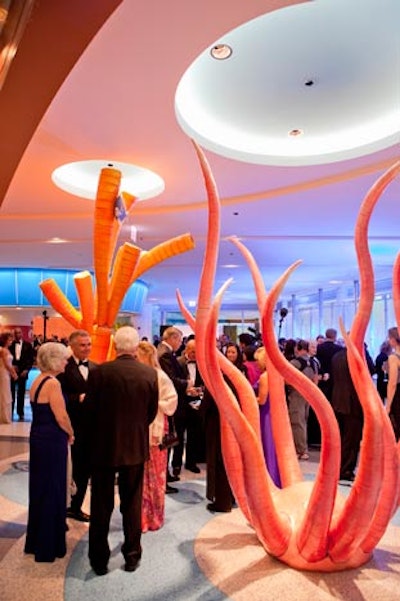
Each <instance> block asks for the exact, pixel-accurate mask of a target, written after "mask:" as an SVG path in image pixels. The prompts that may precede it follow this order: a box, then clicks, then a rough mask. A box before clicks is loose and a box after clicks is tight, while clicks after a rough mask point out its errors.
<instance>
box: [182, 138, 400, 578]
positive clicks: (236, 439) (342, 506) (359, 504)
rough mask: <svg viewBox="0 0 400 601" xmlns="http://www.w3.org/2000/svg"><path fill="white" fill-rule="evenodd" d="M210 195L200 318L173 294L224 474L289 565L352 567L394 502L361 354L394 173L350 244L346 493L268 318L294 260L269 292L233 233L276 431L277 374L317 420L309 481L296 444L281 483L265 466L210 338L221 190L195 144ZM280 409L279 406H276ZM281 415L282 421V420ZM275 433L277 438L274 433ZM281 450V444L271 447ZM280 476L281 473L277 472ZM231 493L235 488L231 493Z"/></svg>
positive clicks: (312, 398)
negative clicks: (213, 413)
mask: <svg viewBox="0 0 400 601" xmlns="http://www.w3.org/2000/svg"><path fill="white" fill-rule="evenodd" d="M196 152H197V154H198V157H199V160H200V165H201V168H202V172H203V176H204V179H205V182H206V187H207V194H208V200H209V230H208V236H207V246H206V253H205V258H204V264H203V270H202V276H201V282H200V290H199V302H198V311H197V314H196V320H195V319H194V318H193V316H192V315H191V314H190V313H189V312H188V311H187V309H186V308H185V307H184V306H183V301H182V299H180V300H178V302H179V303H180V306H181V310H182V313H183V315H184V316H185V317H186V318H187V320H188V323H190V324H191V325H192V327H194V328H195V332H196V340H197V344H198V353H199V355H198V358H199V367H200V371H201V373H202V375H203V378H204V381H205V383H206V385H207V386H209V388H210V390H211V391H212V394H213V395H214V398H215V400H216V402H217V405H218V407H219V410H220V414H221V420H222V431H223V439H224V449H223V452H224V458H225V463H226V466H227V473H228V477H229V478H230V479H232V482H233V487H234V489H235V490H237V491H238V492H237V494H238V497H239V498H240V506H241V508H243V511H244V513H245V515H246V517H248V519H249V521H250V522H251V524H252V525H253V526H254V528H255V531H256V534H257V536H258V538H259V540H260V542H261V543H262V544H263V546H264V547H265V549H266V550H267V551H268V552H269V553H271V554H272V555H274V556H275V557H277V558H279V559H280V560H281V561H283V562H285V563H287V564H288V565H290V566H291V567H294V568H298V569H305V570H319V571H337V570H344V569H349V568H351V567H357V566H360V565H362V564H363V563H365V562H366V561H367V560H368V559H369V558H370V556H371V553H372V551H373V548H374V546H375V545H376V544H377V542H378V541H379V539H380V537H381V536H382V534H383V533H384V531H385V529H386V527H387V525H388V522H389V520H390V518H391V516H392V514H393V512H394V511H395V509H396V507H397V504H398V502H399V490H400V459H399V449H400V446H399V445H397V446H396V444H395V441H394V434H393V431H392V429H391V425H390V423H389V420H388V417H387V415H386V413H385V411H384V408H383V406H382V403H381V401H380V399H378V395H377V393H376V390H375V388H374V385H373V383H372V381H371V378H370V376H369V373H368V370H367V367H366V362H365V358H364V351H363V338H364V335H365V329H366V326H367V322H368V319H369V314H370V310H371V307H372V304H371V298H372V300H373V270H372V262H371V260H370V256H369V250H368V244H367V238H368V223H369V219H370V216H371V213H372V210H373V208H374V206H375V204H376V202H377V200H378V198H379V196H380V194H381V193H382V191H383V189H384V188H385V187H386V186H387V185H388V183H389V182H390V181H391V180H392V179H393V177H394V176H395V175H396V174H397V173H398V172H399V171H400V164H399V165H396V166H394V167H393V168H391V169H390V170H389V172H388V173H386V174H385V175H384V176H383V177H382V178H380V180H379V181H378V182H377V184H376V185H375V186H373V188H371V190H370V192H369V193H368V194H367V196H366V198H365V200H364V202H363V205H362V208H361V210H360V216H359V218H358V221H357V228H356V247H357V257H358V262H359V269H360V272H361V274H362V277H361V280H362V282H361V283H362V286H361V295H360V303H359V307H358V310H357V313H356V316H355V320H354V323H353V327H352V330H351V334H350V336H349V337H348V338H347V346H348V359H349V368H350V373H351V377H352V379H353V382H354V386H355V387H356V391H357V393H358V395H359V397H360V400H361V404H362V407H363V411H364V415H365V424H364V435H363V441H362V448H361V453H360V461H359V469H358V474H357V478H356V480H355V483H354V486H353V489H352V491H351V492H350V494H349V496H348V498H347V499H345V498H343V497H342V496H341V495H340V494H338V492H337V480H338V476H339V465H340V436H339V430H338V426H337V422H336V418H335V416H334V414H333V410H332V408H331V406H330V405H329V403H328V401H327V400H326V398H325V397H324V395H323V394H322V393H321V391H320V390H319V389H318V387H317V386H315V385H314V384H313V383H312V382H311V381H310V380H308V378H306V377H305V376H304V374H302V373H301V372H300V371H299V370H296V369H295V368H294V366H292V365H291V364H290V363H289V362H288V361H287V360H286V359H285V358H284V356H283V355H282V353H281V351H280V349H279V347H278V344H277V342H276V340H275V333H274V323H273V321H274V320H273V315H274V309H275V306H276V303H277V301H278V297H279V294H280V292H281V291H282V289H283V286H284V285H285V283H286V280H287V279H288V277H289V276H290V274H291V272H292V271H293V270H294V269H295V268H296V267H297V265H298V264H299V263H295V264H294V265H292V266H291V267H290V268H289V269H288V270H287V271H286V272H285V273H284V274H283V276H282V277H281V278H280V279H279V280H278V281H277V282H276V283H275V285H274V286H273V287H272V289H271V291H270V293H269V294H268V295H266V293H265V289H264V284H263V282H262V278H261V274H260V272H259V270H258V267H257V265H256V263H255V261H254V259H253V257H252V255H251V253H249V251H248V250H247V249H246V248H245V247H244V245H242V244H241V242H240V241H238V240H236V239H235V240H232V242H233V243H234V244H236V246H237V247H238V248H239V250H240V251H241V252H242V254H243V255H244V256H245V259H246V261H247V263H248V265H249V268H250V271H251V273H252V276H253V281H254V287H255V290H256V295H257V300H258V305H259V307H260V309H262V333H263V341H264V345H265V348H266V353H267V357H268V361H269V363H268V370H269V372H270V374H269V375H270V376H271V378H270V394H271V399H273V398H275V400H276V403H275V405H273V403H271V410H273V412H274V414H278V415H279V427H280V428H281V429H280V434H282V431H284V430H285V427H286V424H287V420H288V416H287V413H286V414H285V415H283V408H284V404H283V403H282V402H281V401H282V398H283V393H282V387H283V384H282V382H283V379H285V380H286V381H287V382H288V383H289V384H291V385H292V386H294V387H295V388H296V389H297V390H298V391H299V393H300V394H301V395H302V396H304V397H305V398H306V399H307V400H308V401H309V403H310V405H311V406H312V407H313V409H314V411H315V413H316V415H317V418H318V420H319V422H320V426H321V433H322V446H321V457H320V465H319V468H318V471H317V475H316V479H315V483H314V484H312V483H310V482H304V481H301V472H300V470H299V467H298V464H297V466H296V467H295V468H294V467H293V466H294V462H292V457H293V451H292V450H291V451H289V453H288V455H287V459H288V462H287V463H288V464H289V466H290V467H289V468H286V470H287V471H286V472H285V471H284V469H283V474H284V478H283V488H282V489H279V488H277V487H276V486H274V484H273V483H272V481H271V479H270V478H269V475H268V473H267V471H266V469H265V464H264V461H263V456H262V448H261V445H260V440H259V436H258V434H257V429H256V428H255V427H253V426H252V424H251V422H252V421H253V406H252V401H250V400H249V398H248V397H247V390H246V386H243V385H242V382H241V379H242V378H243V376H242V375H241V374H240V372H238V371H237V373H236V372H235V371H234V370H233V367H232V366H231V365H225V363H224V362H225V358H222V359H221V354H220V353H219V352H218V351H217V349H216V345H215V339H216V328H217V318H218V310H219V304H220V300H221V297H222V293H223V289H222V290H220V291H219V292H218V293H217V296H216V299H215V302H214V303H212V288H213V285H214V280H215V272H216V265H217V259H218V239H219V230H220V221H219V220H220V214H219V205H218V194H217V190H216V186H215V183H214V180H213V178H212V174H211V171H210V168H209V166H208V164H207V162H206V159H205V157H204V155H203V154H202V152H201V150H200V149H199V148H198V147H196ZM399 282H400V258H399V259H398V260H397V261H396V266H395V274H394V286H397V289H396V293H395V292H394V297H395V303H397V309H396V318H397V320H398V322H399V321H400V291H399V288H400V286H399ZM223 374H225V375H228V374H229V376H228V377H229V378H230V379H232V382H233V384H234V385H235V388H236V390H238V389H240V393H239V394H238V398H239V403H238V402H237V400H236V397H235V395H233V393H232V391H231V390H230V389H229V387H227V385H226V383H225V380H224V377H223ZM279 411H280V412H281V413H279ZM285 420H286V421H285ZM280 438H281V436H280ZM277 450H278V453H279V454H281V452H282V448H281V447H280V446H279V444H277ZM281 478H282V474H281ZM235 494H236V493H235Z"/></svg>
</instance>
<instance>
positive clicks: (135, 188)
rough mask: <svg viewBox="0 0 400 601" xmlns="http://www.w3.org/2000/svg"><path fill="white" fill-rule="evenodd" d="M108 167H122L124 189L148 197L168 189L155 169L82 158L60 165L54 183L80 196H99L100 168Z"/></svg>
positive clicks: (92, 198) (140, 196) (90, 198)
mask: <svg viewBox="0 0 400 601" xmlns="http://www.w3.org/2000/svg"><path fill="white" fill-rule="evenodd" d="M106 167H113V168H115V169H118V170H119V171H121V174H122V179H121V191H123V192H128V193H129V194H132V195H133V196H136V198H137V200H146V199H148V198H153V197H154V196H158V194H161V192H163V191H164V188H165V183H164V180H163V179H162V178H161V177H160V176H159V175H158V174H157V173H155V172H154V171H151V170H150V169H146V168H145V167H139V166H138V165H131V164H130V163H121V162H119V161H102V160H91V161H78V162H75V163H67V164H66V165H61V167H57V169H55V170H54V171H53V173H52V175H51V179H52V180H53V182H54V184H55V185H56V186H58V188H61V190H64V192H69V193H70V194H73V195H75V196H79V197H80V198H88V199H89V200H95V199H96V193H97V186H98V183H99V177H100V172H101V170H102V169H104V168H106Z"/></svg>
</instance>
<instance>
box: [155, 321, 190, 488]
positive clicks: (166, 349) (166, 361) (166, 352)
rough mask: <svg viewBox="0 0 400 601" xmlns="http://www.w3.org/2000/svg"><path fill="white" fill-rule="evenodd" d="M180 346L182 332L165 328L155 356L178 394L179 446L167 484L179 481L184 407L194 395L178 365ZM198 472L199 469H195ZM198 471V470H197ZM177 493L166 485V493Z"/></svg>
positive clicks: (175, 416)
mask: <svg viewBox="0 0 400 601" xmlns="http://www.w3.org/2000/svg"><path fill="white" fill-rule="evenodd" d="M181 344H182V332H181V330H179V329H178V328H175V327H174V326H169V327H168V328H166V329H165V330H164V332H163V334H162V340H161V342H160V344H159V345H158V347H157V356H158V361H159V363H160V366H161V369H163V370H164V371H165V373H166V374H167V375H168V376H169V377H170V379H171V380H172V383H173V385H174V386H175V390H176V392H177V393H178V408H177V410H176V412H175V413H174V421H175V427H176V431H177V433H178V436H179V439H180V444H179V445H178V446H177V447H174V449H173V455H172V470H173V476H171V475H170V473H169V470H168V467H167V482H168V481H169V482H171V481H174V480H179V474H180V472H181V468H182V453H183V436H184V432H185V428H186V406H187V403H188V396H192V395H193V394H194V382H193V381H191V380H190V378H189V377H188V372H187V370H185V369H184V368H183V367H182V365H180V364H179V362H178V359H177V357H176V352H177V351H178V349H179V348H180V346H181ZM197 469H198V470H199V468H197ZM199 471H200V470H199ZM174 492H178V489H177V488H173V487H172V486H169V485H168V484H167V488H166V493H167V494H169V493H174Z"/></svg>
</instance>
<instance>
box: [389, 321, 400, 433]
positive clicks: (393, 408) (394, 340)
mask: <svg viewBox="0 0 400 601" xmlns="http://www.w3.org/2000/svg"><path fill="white" fill-rule="evenodd" d="M388 338H389V343H390V346H391V347H392V349H393V352H392V353H391V354H390V355H389V357H388V360H387V361H388V382H387V397H386V411H387V413H388V415H389V417H390V421H391V422H392V426H393V430H394V434H395V437H396V440H399V439H400V336H399V331H398V329H397V328H390V329H389V331H388Z"/></svg>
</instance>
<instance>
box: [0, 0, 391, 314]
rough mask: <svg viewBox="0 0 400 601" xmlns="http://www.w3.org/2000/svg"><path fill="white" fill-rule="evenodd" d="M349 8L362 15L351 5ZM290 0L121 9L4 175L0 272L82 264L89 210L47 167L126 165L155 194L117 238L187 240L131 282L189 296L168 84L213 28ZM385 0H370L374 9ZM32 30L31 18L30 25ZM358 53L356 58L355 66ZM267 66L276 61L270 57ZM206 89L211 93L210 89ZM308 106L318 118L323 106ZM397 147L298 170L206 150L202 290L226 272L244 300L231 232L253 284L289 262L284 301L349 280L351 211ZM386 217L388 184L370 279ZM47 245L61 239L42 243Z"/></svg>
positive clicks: (197, 193) (192, 220) (381, 259)
mask: <svg viewBox="0 0 400 601" xmlns="http://www.w3.org/2000/svg"><path fill="white" fill-rule="evenodd" d="M316 1H319V0H316ZM320 1H322V2H325V3H326V2H328V0H320ZM352 1H353V2H356V4H358V6H359V8H360V10H362V5H363V2H362V1H361V0H358V1H357V0H352ZM97 2H98V3H99V4H101V0H97ZM388 3H389V4H388ZM38 4H40V3H38ZM291 4H297V3H296V2H290V1H289V0H287V1H283V0H282V1H279V0H276V1H272V0H246V2H239V1H232V0H218V2H216V1H215V0H202V1H201V2H197V3H194V2H188V1H187V0H170V1H169V2H160V1H159V0H146V1H145V2H144V1H139V0H124V1H123V2H121V3H120V5H119V6H118V7H117V8H116V10H115V12H114V13H113V14H112V15H111V17H110V18H109V20H108V21H107V22H106V23H105V24H104V26H103V27H102V28H101V29H100V31H99V32H98V34H97V35H96V37H95V38H94V39H93V41H92V42H91V43H90V44H89V46H88V47H87V49H86V50H85V52H84V53H83V54H82V56H81V57H80V59H79V60H78V62H77V63H76V65H75V67H74V68H73V69H72V70H71V72H70V74H69V76H68V77H67V78H66V79H65V81H64V83H63V84H62V86H61V88H60V89H59V90H58V92H57V93H56V95H55V97H54V100H53V101H52V103H51V105H50V106H49V108H48V110H47V112H46V114H45V115H44V117H43V119H42V120H41V122H40V124H39V126H38V127H37V129H36V131H35V133H34V135H33V137H32V139H31V140H30V143H29V145H28V147H27V148H26V151H25V153H24V154H23V156H22V158H21V161H20V163H19V165H18V168H17V169H16V171H15V174H14V177H13V178H12V181H11V184H10V186H9V187H8V190H7V192H6V194H5V196H4V199H3V202H2V205H1V209H0V267H6V266H16V267H17V266H24V267H36V266H38V267H48V268H58V267H65V268H69V269H76V270H77V271H79V270H82V269H87V268H89V269H90V268H91V267H92V227H93V220H92V216H93V202H91V201H89V200H85V199H81V198H77V197H73V196H71V195H69V194H67V193H66V192H63V191H61V190H59V189H57V188H56V187H55V186H54V184H53V183H52V181H51V173H52V171H53V170H54V169H55V168H56V167H58V166H59V165H61V164H64V163H68V162H71V161H80V160H87V159H104V160H106V161H110V160H116V161H121V162H130V163H136V164H137V165H141V166H143V167H147V168H149V169H152V170H154V171H155V172H156V173H158V174H159V175H161V176H162V178H163V179H164V180H165V191H164V192H163V193H162V194H161V195H160V196H158V197H156V198H154V199H151V200H147V201H144V202H143V203H138V204H137V206H136V208H135V209H134V210H133V212H132V214H131V216H130V217H129V220H128V223H127V224H126V225H125V226H124V228H123V234H122V237H121V241H122V240H123V241H125V240H127V239H129V235H130V225H135V226H136V228H137V231H138V238H137V244H138V245H139V246H141V247H142V248H143V249H149V248H151V247H152V246H154V245H156V244H159V243H160V242H163V241H164V240H166V239H168V238H170V237H174V236H178V235H180V234H183V233H185V232H191V233H192V235H193V237H194V240H195V243H196V248H195V250H193V251H190V252H189V253H186V254H184V255H180V256H178V257H175V258H172V259H169V260H167V261H166V262H165V263H163V264H162V265H160V266H158V267H156V268H154V269H152V270H151V271H150V272H148V273H147V274H146V275H145V276H144V277H143V279H144V281H146V282H147V283H148V284H149V286H150V291H149V300H150V301H151V302H154V303H155V304H159V305H161V306H162V307H164V308H174V307H177V304H176V299H175V290H176V288H179V289H180V290H181V292H182V294H183V296H184V298H185V299H186V300H192V299H195V298H196V295H197V288H198V282H199V277H200V272H201V267H202V256H203V252H204V242H205V237H206V223H207V214H206V202H205V201H206V195H205V190H204V186H203V181H202V177H201V173H200V169H199V166H198V163H197V160H196V157H195V153H194V150H193V147H192V144H191V142H190V139H189V138H188V137H187V135H186V134H185V133H184V132H183V131H182V129H181V128H180V126H179V125H178V123H177V120H176V116H175V110H174V97H175V91H176V87H177V85H178V82H179V80H180V78H181V77H182V75H183V73H184V72H185V70H186V69H187V68H188V67H189V65H190V64H191V63H192V61H193V60H194V59H195V58H196V57H197V56H198V55H199V54H200V53H201V52H202V51H203V50H204V49H206V48H208V47H210V46H211V45H212V44H213V43H214V42H215V41H216V40H218V39H220V38H221V37H222V36H223V34H224V33H225V32H228V31H230V30H231V29H233V28H235V27H237V26H239V25H241V24H242V23H245V22H246V21H248V20H249V19H252V18H254V17H257V16H259V15H261V14H263V13H265V12H268V11H272V10H275V9H278V8H280V7H284V6H288V5H291ZM391 4H392V2H391V0H379V6H381V10H382V11H385V10H387V8H388V7H389V8H390V5H391ZM34 24H35V11H34V12H33V17H32V22H31V25H30V26H33V25H34ZM76 27H78V24H76ZM357 35H358V33H357V32H355V36H356V37H357ZM360 37H362V36H361V34H360ZM44 41H45V40H44ZM285 43H287V44H290V43H291V40H290V39H288V40H286V41H285ZM330 43H331V44H332V45H335V44H338V45H340V43H341V42H340V39H332V40H330ZM373 43H374V39H371V40H370V44H371V45H373ZM48 52H51V48H48ZM17 57H18V55H17ZM370 57H371V53H368V54H367V55H366V57H365V60H368V61H369V60H370ZM274 60H276V62H277V64H279V61H280V57H279V56H276V57H274ZM391 60H392V63H391V64H390V65H389V66H388V65H385V71H387V69H388V68H389V69H390V71H391V73H392V76H393V81H394V82H395V83H396V82H397V89H398V100H399V105H400V53H397V54H396V53H394V54H393V56H392V57H391ZM12 68H13V67H11V70H10V75H12ZM281 68H282V69H285V68H286V65H285V64H284V63H282V64H281ZM338 69H340V65H338ZM367 72H368V69H367ZM347 85H349V83H348V82H346V81H341V80H340V78H337V89H332V90H331V94H332V96H337V97H339V96H340V94H341V93H342V91H341V87H342V88H343V87H345V86H347ZM370 85H371V84H370ZM3 90H4V92H6V86H5V87H4V89H3ZM372 91H373V94H372ZM34 92H35V94H40V90H35V91H34ZM2 93H3V91H0V96H1V94H2ZM208 93H209V95H210V97H212V94H213V90H212V89H209V90H208ZM366 93H367V94H368V89H366ZM377 98H379V90H378V91H377V90H376V89H374V90H371V99H373V100H374V102H376V99H377ZM285 100H287V98H285ZM26 110H27V111H28V112H29V90H27V108H26ZM318 110H320V111H321V113H322V112H323V110H324V106H323V104H321V106H320V108H319V109H318ZM341 111H342V108H341V106H340V103H338V106H337V116H336V118H337V120H340V117H342V116H343V119H346V115H345V114H343V115H342V112H341ZM320 118H321V117H320ZM337 122H338V121H336V123H337ZM399 142H400V136H399V137H398V139H397V143H393V139H392V140H391V143H390V146H389V147H388V148H386V149H383V150H380V151H378V152H374V153H372V154H367V155H364V156H362V157H360V158H353V159H350V160H343V161H338V162H334V163H329V164H320V165H317V166H301V167H284V166H268V165H260V164H248V163H245V162H242V161H240V162H238V161H234V160H232V159H229V158H224V157H222V156H218V155H217V154H214V153H213V152H211V151H206V154H207V157H208V160H209V162H210V165H211V168H212V171H213V173H214V177H215V180H216V182H217V185H218V188H219V193H220V196H221V203H222V207H223V208H222V241H221V252H220V260H219V269H218V275H217V283H216V285H218V286H219V285H220V283H222V281H224V280H225V279H227V278H228V277H229V276H231V275H232V276H233V277H234V280H235V281H234V283H233V285H232V286H231V288H230V291H229V293H228V294H227V295H226V299H225V307H227V306H228V305H232V306H239V307H243V308H246V307H250V306H254V304H255V302H254V296H255V295H254V291H253V288H252V285H251V278H250V275H249V273H248V270H247V268H246V266H245V262H244V260H243V259H242V258H241V256H240V255H239V253H238V251H237V250H236V248H235V247H234V246H233V245H232V244H231V243H229V242H227V241H224V238H225V237H226V236H229V235H237V236H239V237H240V238H241V239H242V240H243V241H244V242H245V244H246V245H247V246H248V248H249V249H250V251H251V252H253V253H254V255H255V258H256V260H257V261H258V264H259V266H260V268H261V270H262V273H263V275H264V278H265V283H266V286H267V287H269V286H270V285H271V283H272V282H273V281H274V280H275V279H276V278H277V277H278V276H279V275H280V274H281V273H282V271H283V270H285V269H286V267H288V265H289V264H290V263H292V262H293V261H295V260H297V259H302V260H303V264H302V266H301V267H300V268H299V269H298V270H297V271H296V273H295V274H294V275H293V276H292V277H291V279H290V281H289V283H288V286H287V288H286V289H285V294H286V295H287V296H290V295H291V294H294V293H299V292H304V293H309V292H316V291H317V290H318V289H319V288H329V287H332V286H333V285H334V284H332V283H331V282H332V281H339V282H341V283H351V282H353V281H354V280H355V279H357V278H358V270H357V264H356V259H355V251H354V245H353V231H354V226H355V221H356V217H357V212H358V209H359V207H360V204H361V202H362V200H363V197H364V195H365V194H366V193H367V191H368V190H369V188H370V186H371V185H372V184H373V183H374V181H375V180H376V179H377V177H379V176H380V175H381V174H382V173H383V172H384V170H385V169H386V168H387V167H389V166H390V165H391V164H392V163H393V162H395V160H396V159H398V158H399V154H400V153H399ZM399 223H400V183H399V180H397V181H395V182H393V183H392V184H391V186H390V187H389V188H388V189H387V190H386V191H385V193H384V195H383V196H382V199H381V202H380V203H379V205H378V207H377V209H376V211H375V213H374V215H373V218H372V220H371V224H370V236H371V250H372V252H373V259H374V264H375V268H376V275H377V277H378V278H383V277H390V274H391V268H392V265H393V262H394V258H395V256H396V254H397V252H398V250H399V247H400V244H399V243H400V227H399ZM54 237H58V238H63V239H66V240H68V242H67V243H66V244H57V245H56V244H52V245H50V244H48V243H46V241H47V240H49V239H51V238H54ZM227 265H237V267H227ZM340 285H342V284H340Z"/></svg>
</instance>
